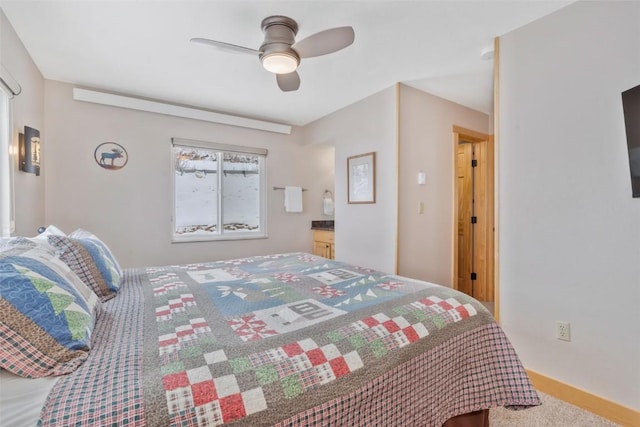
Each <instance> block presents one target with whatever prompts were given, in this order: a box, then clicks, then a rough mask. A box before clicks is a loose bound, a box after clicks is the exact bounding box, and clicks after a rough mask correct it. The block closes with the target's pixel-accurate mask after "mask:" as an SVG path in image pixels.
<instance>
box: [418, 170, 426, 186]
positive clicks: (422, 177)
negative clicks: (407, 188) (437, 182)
mask: <svg viewBox="0 0 640 427" xmlns="http://www.w3.org/2000/svg"><path fill="white" fill-rule="evenodd" d="M426 183H427V174H426V173H424V172H418V185H425V184H426Z"/></svg>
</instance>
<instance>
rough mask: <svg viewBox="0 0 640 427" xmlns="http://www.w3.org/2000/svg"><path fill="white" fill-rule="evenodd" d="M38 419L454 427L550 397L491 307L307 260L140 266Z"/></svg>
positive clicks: (429, 287)
mask: <svg viewBox="0 0 640 427" xmlns="http://www.w3.org/2000/svg"><path fill="white" fill-rule="evenodd" d="M124 277H125V281H124V282H123V284H122V285H121V289H120V292H119V294H118V295H117V296H116V297H115V298H113V299H112V300H109V301H107V302H106V303H105V304H104V312H103V314H102V315H101V317H100V319H99V321H98V322H97V323H96V326H95V329H94V340H95V342H94V343H93V346H92V350H91V352H90V354H89V358H88V359H87V361H86V362H85V363H84V364H83V365H82V366H80V368H78V370H77V371H76V372H74V373H73V374H70V375H67V376H64V377H61V379H60V380H59V381H58V382H57V383H56V386H55V387H54V389H53V390H52V392H51V394H50V395H49V398H48V400H47V403H46V405H45V407H44V408H43V411H42V414H41V420H40V425H45V426H49V425H136V426H137V425H140V426H142V425H148V426H169V425H172V426H216V425H221V424H226V423H236V424H241V425H250V426H257V425H281V426H284V425H291V426H294V425H295V426H299V425H332V426H334V425H350V426H351V425H418V424H419V425H434V426H439V425H442V423H444V422H445V421H446V420H447V419H449V418H451V417H453V416H456V415H460V414H463V413H467V412H471V411H475V410H479V409H486V408H491V407H496V406H508V407H512V408H514V409H520V408H526V407H528V406H534V405H538V404H539V403H540V402H539V400H538V396H537V395H536V393H535V391H534V390H533V389H532V387H531V385H530V383H529V380H528V378H527V376H526V374H525V372H524V369H523V368H522V365H521V364H520V361H519V360H518V358H517V356H516V355H515V352H514V351H513V348H512V347H511V345H510V343H509V341H508V340H507V338H506V337H505V335H504V333H503V332H502V330H501V329H500V328H499V327H498V326H497V325H496V324H495V322H494V321H493V319H492V317H491V315H490V314H489V313H488V312H487V311H486V310H485V309H484V307H483V306H482V305H481V304H480V303H478V302H477V301H475V300H474V299H473V298H471V297H468V296H466V295H464V294H462V293H459V292H457V291H454V290H452V289H449V288H445V287H441V286H438V285H434V284H430V283H426V282H420V281H415V280H410V279H407V278H403V277H399V276H393V275H388V274H384V273H381V272H378V271H375V270H371V269H366V268H362V267H358V266H354V265H349V264H345V263H341V262H337V261H331V260H327V259H325V258H321V257H317V256H313V255H309V254H305V253H292V254H279V255H271V256H259V257H252V258H244V259H237V260H230V261H220V262H212V263H200V264H189V265H176V266H167V267H154V268H145V269H129V270H125V271H124Z"/></svg>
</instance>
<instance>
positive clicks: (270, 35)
mask: <svg viewBox="0 0 640 427" xmlns="http://www.w3.org/2000/svg"><path fill="white" fill-rule="evenodd" d="M261 26H262V31H263V32H264V42H263V43H262V45H261V46H260V55H259V58H260V61H262V63H263V65H265V68H267V65H266V64H265V61H269V57H270V56H278V57H279V58H281V59H282V57H283V56H284V57H286V58H288V59H290V60H291V61H292V62H291V65H290V66H291V67H292V68H293V69H291V70H286V71H285V72H293V71H295V69H296V68H297V66H298V64H300V56H299V55H298V53H297V52H296V51H295V50H293V49H292V48H291V46H292V45H293V44H294V43H295V42H296V39H295V36H296V34H297V33H298V24H297V23H296V21H294V20H293V19H291V18H288V17H286V16H269V17H268V18H265V19H263V20H262V24H261ZM294 63H295V64H294ZM267 69H269V68H267ZM270 71H272V70H270Z"/></svg>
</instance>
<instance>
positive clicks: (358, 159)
mask: <svg viewBox="0 0 640 427" xmlns="http://www.w3.org/2000/svg"><path fill="white" fill-rule="evenodd" d="M347 185H348V187H349V195H348V202H349V203H375V202H376V153H366V154H360V155H359V156H351V157H349V158H347Z"/></svg>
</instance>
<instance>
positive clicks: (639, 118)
mask: <svg viewBox="0 0 640 427" xmlns="http://www.w3.org/2000/svg"><path fill="white" fill-rule="evenodd" d="M622 108H623V109H624V125H625V129H626V130H627V148H628V149H629V167H630V168H631V190H632V191H633V197H640V85H638V86H636V87H634V88H631V89H629V90H626V91H624V92H622Z"/></svg>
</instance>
